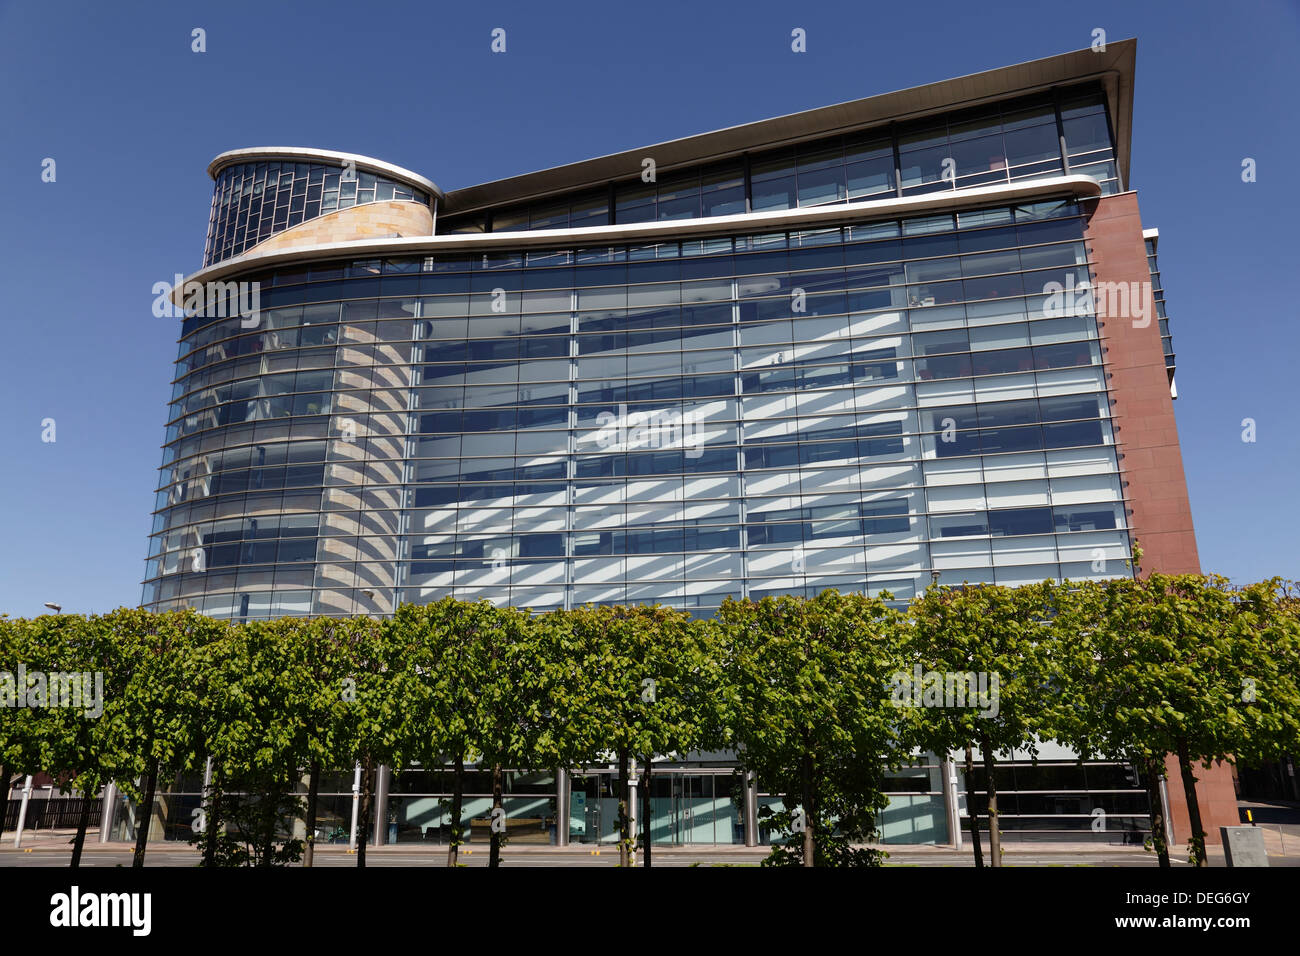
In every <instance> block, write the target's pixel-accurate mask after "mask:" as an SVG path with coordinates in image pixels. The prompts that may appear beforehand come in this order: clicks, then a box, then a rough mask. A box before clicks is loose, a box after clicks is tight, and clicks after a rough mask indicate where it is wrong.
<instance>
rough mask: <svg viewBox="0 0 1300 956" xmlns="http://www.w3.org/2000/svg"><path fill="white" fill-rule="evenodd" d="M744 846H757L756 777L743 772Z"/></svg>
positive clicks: (750, 772) (751, 773)
mask: <svg viewBox="0 0 1300 956" xmlns="http://www.w3.org/2000/svg"><path fill="white" fill-rule="evenodd" d="M745 846H758V777H757V776H755V774H754V771H752V770H751V771H749V772H748V773H746V774H745Z"/></svg>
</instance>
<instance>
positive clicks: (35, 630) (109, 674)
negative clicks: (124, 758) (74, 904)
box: [28, 614, 125, 868]
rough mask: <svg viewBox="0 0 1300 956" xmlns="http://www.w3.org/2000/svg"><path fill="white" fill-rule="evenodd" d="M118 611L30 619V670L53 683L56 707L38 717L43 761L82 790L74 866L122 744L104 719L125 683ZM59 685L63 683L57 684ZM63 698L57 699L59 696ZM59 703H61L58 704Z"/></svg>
mask: <svg viewBox="0 0 1300 956" xmlns="http://www.w3.org/2000/svg"><path fill="white" fill-rule="evenodd" d="M114 620H115V616H114V615H108V616H95V617H85V616H82V615H77V614H47V615H42V616H41V617H39V618H36V619H35V620H33V621H31V622H29V635H30V645H31V646H30V654H32V655H35V657H33V659H32V660H31V662H29V664H28V667H29V669H36V670H40V671H42V672H43V673H44V674H45V675H46V679H47V680H48V682H49V687H48V693H49V695H50V701H49V703H50V707H49V709H48V710H45V711H43V712H42V713H41V714H40V716H39V718H38V719H37V720H36V722H35V723H36V726H37V727H38V728H39V731H40V756H39V758H38V759H39V765H40V767H41V768H42V769H43V770H44V771H45V772H47V773H49V774H50V776H52V777H53V778H55V779H56V780H58V781H59V782H60V784H61V786H62V787H63V788H64V789H65V790H72V789H75V790H77V791H79V792H80V793H81V797H82V801H81V812H80V814H79V815H78V819H77V832H76V836H75V837H74V839H73V847H72V859H71V862H70V865H71V866H72V867H74V868H75V867H78V866H80V865H81V855H82V851H83V849H84V847H85V844H86V830H87V827H88V824H89V821H90V810H91V803H92V802H93V800H94V798H95V795H96V794H97V793H98V792H99V790H100V788H101V787H102V786H103V784H104V783H105V782H107V781H106V779H105V776H104V772H103V767H104V765H105V763H106V761H107V760H108V758H109V755H111V754H112V753H114V752H116V749H117V748H118V746H119V744H118V741H116V740H115V739H114V738H113V736H112V735H111V734H107V733H105V732H104V730H105V728H104V725H103V724H102V722H101V720H100V718H101V717H102V715H103V708H104V702H105V699H106V698H107V697H109V696H112V695H116V694H120V693H121V692H122V690H123V687H124V686H125V680H124V673H123V668H122V667H121V663H122V662H121V660H120V658H119V650H120V648H119V647H118V645H117V643H116V642H115V641H114V640H113V639H112V637H113V622H114ZM56 685H57V687H56ZM56 698H57V699H56ZM56 705H57V706H56Z"/></svg>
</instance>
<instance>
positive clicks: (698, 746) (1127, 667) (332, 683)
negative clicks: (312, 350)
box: [0, 574, 1300, 866]
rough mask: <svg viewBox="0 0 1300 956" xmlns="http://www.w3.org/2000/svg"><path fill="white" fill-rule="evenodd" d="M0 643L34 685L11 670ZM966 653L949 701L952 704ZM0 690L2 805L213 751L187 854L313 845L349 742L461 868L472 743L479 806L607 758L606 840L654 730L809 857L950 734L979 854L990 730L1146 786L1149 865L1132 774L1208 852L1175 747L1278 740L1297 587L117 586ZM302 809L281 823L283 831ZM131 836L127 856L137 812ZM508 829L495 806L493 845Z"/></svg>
mask: <svg viewBox="0 0 1300 956" xmlns="http://www.w3.org/2000/svg"><path fill="white" fill-rule="evenodd" d="M20 666H21V667H22V668H23V670H24V672H25V674H26V675H27V677H26V679H25V681H24V682H26V683H28V684H29V686H28V687H26V688H24V687H21V686H15V685H16V684H18V683H19V681H18V680H17V675H18V674H19V668H20ZM59 672H61V673H65V674H66V673H79V672H86V673H98V674H101V675H102V681H103V685H102V701H101V703H102V712H101V713H93V712H91V711H90V710H88V709H87V708H86V707H84V706H83V707H81V708H78V707H68V706H65V707H49V706H26V707H24V706H15V705H16V704H19V703H20V702H18V701H17V700H16V694H18V693H23V692H25V693H26V694H27V695H28V696H27V699H26V702H27V703H29V704H31V703H36V704H40V703H42V698H41V697H39V696H36V697H33V696H32V695H33V694H39V693H41V691H40V688H39V687H36V686H32V685H31V681H32V678H31V675H33V674H54V673H59ZM964 675H970V681H969V688H970V691H971V697H970V698H969V699H966V700H965V701H964V703H963V702H962V701H961V700H959V701H958V702H957V705H956V706H954V705H953V701H952V699H951V698H952V691H953V688H954V686H955V687H956V688H957V689H958V690H959V691H961V690H963V689H964V688H966V687H967V686H968V685H967V684H966V683H963V679H964ZM976 675H979V676H980V681H981V682H980V683H979V688H980V690H981V691H982V693H977V692H976V686H975V685H976V682H975V680H974V678H975V676H976ZM6 676H7V682H6ZM985 680H986V681H987V682H986V683H985V682H984V681H985ZM945 681H946V686H945ZM954 682H955V683H954ZM50 683H51V684H57V683H58V681H57V680H53V681H51V682H50ZM63 692H64V693H65V695H66V692H67V687H66V686H65V687H64V688H63ZM44 693H46V694H47V695H48V694H51V693H57V688H53V687H46V689H45V691H44ZM945 693H946V694H947V697H946V698H945ZM65 702H66V699H65ZM0 704H3V705H4V706H0V781H3V790H4V794H3V795H2V796H3V798H4V800H6V801H7V798H8V791H9V782H10V780H11V779H13V778H14V776H15V774H21V773H33V772H37V771H45V772H47V773H50V774H51V775H53V776H54V777H55V779H56V780H58V781H60V782H61V785H62V786H63V787H64V788H65V789H71V790H76V791H80V792H82V793H83V794H85V795H87V796H93V795H94V794H95V793H97V792H98V791H99V789H100V788H101V787H103V786H104V785H106V784H108V783H110V782H112V783H115V784H116V785H117V786H118V787H119V788H120V790H121V791H122V792H123V793H125V794H126V795H127V796H128V797H129V798H131V799H132V800H133V801H135V802H136V803H137V805H139V806H143V807H148V808H152V806H153V801H154V798H155V795H156V794H157V792H158V788H159V785H160V781H169V780H172V779H175V777H176V776H177V775H178V774H181V773H196V772H201V771H202V770H203V768H204V767H205V766H206V765H208V763H209V761H210V762H211V764H210V765H211V768H212V774H211V785H210V786H209V787H207V789H206V793H205V798H204V806H203V814H204V822H205V826H204V827H203V828H202V834H201V836H198V837H196V839H197V842H198V843H199V845H200V846H201V848H202V854H203V862H204V864H205V865H209V866H213V865H237V864H242V865H261V866H271V865H277V864H288V863H295V862H302V863H303V864H304V865H307V866H310V865H311V864H312V855H313V835H314V832H315V829H316V826H315V824H316V813H317V802H318V798H317V793H318V789H319V785H320V781H321V777H322V773H324V772H328V771H334V770H338V769H340V768H347V767H352V766H354V765H356V764H360V765H361V766H362V767H363V768H364V784H363V787H362V794H363V797H362V802H361V809H360V815H361V820H360V824H359V832H360V833H363V834H364V833H366V832H368V831H369V826H370V814H371V809H372V808H371V793H372V791H373V789H374V777H375V772H376V769H377V768H378V767H379V766H380V765H381V764H387V765H388V766H390V767H391V768H393V769H395V770H401V769H402V768H404V767H410V766H413V765H416V764H418V765H420V766H424V767H429V766H442V767H447V768H449V769H450V771H451V778H452V780H453V793H452V797H451V818H452V820H451V833H452V838H451V843H450V847H449V850H448V855H447V863H448V865H455V864H456V863H457V856H458V849H459V844H460V842H461V834H462V832H463V821H462V819H461V817H462V806H463V798H462V795H463V792H464V781H465V774H466V767H467V766H473V765H477V766H479V767H481V768H483V769H485V770H487V769H490V770H491V773H492V780H493V807H494V810H500V808H501V807H502V790H503V787H502V780H503V770H504V769H505V768H510V769H522V770H528V769H549V770H554V769H557V768H570V769H576V768H580V767H582V766H584V765H590V764H595V763H605V762H610V761H611V759H612V761H613V762H615V763H616V765H617V767H618V790H617V794H618V827H619V835H620V839H619V856H620V863H621V864H624V865H627V864H629V863H630V862H631V860H632V858H633V850H634V841H633V836H632V833H631V826H630V820H631V816H632V814H631V808H630V806H629V800H630V794H631V793H632V787H631V779H630V774H631V766H632V763H633V760H637V761H640V764H641V767H642V768H643V769H644V772H645V773H646V774H647V775H648V774H649V773H650V771H651V766H652V764H651V758H653V757H654V756H656V755H660V756H662V755H668V754H674V753H676V754H688V753H692V752H696V751H701V750H716V749H727V750H733V751H735V752H736V754H737V760H738V762H739V764H740V767H741V769H742V770H744V771H746V772H753V773H754V774H756V776H757V779H758V780H759V781H761V783H762V785H763V786H764V788H765V789H767V790H769V791H770V792H772V793H778V794H781V795H782V796H783V808H782V809H781V810H779V811H777V812H775V813H774V814H773V815H772V818H771V820H770V822H771V825H772V827H773V828H774V829H775V830H776V831H777V832H778V833H780V834H782V835H783V836H782V838H781V839H780V841H779V842H778V843H777V844H776V845H775V846H774V848H773V850H772V853H771V855H770V856H769V857H768V858H767V859H766V860H765V861H764V862H765V864H769V865H802V866H814V865H876V864H879V863H880V862H881V854H880V853H879V852H878V851H876V850H874V849H872V848H870V847H869V846H868V844H871V843H872V842H874V841H875V840H876V839H877V838H878V835H879V833H878V826H877V824H878V820H879V816H880V813H881V811H882V810H883V809H884V807H885V806H886V805H887V797H886V796H885V793H884V775H885V774H886V772H887V771H889V770H891V769H896V768H898V767H899V766H901V765H903V764H905V763H907V762H908V761H909V760H911V759H913V755H915V754H916V753H917V752H918V751H932V752H935V753H939V754H951V753H962V752H964V754H965V760H966V766H967V769H968V773H967V781H968V786H969V785H972V781H973V780H974V775H973V774H972V773H970V772H969V770H970V768H971V766H972V754H973V753H978V754H979V755H980V757H981V759H982V761H983V764H984V766H985V768H987V769H986V772H985V773H984V775H983V779H984V781H985V785H986V788H987V804H988V811H987V814H985V820H984V821H983V827H984V829H985V830H986V832H987V834H988V840H989V845H990V846H989V849H990V863H991V864H992V865H994V866H997V865H999V864H1000V862H1001V854H1000V847H999V839H1000V827H999V822H998V803H997V792H996V787H995V782H994V781H995V774H994V773H993V769H994V768H995V766H996V764H997V760H998V759H999V756H1000V755H1006V754H1009V753H1010V751H1012V750H1015V749H1024V750H1029V751H1031V752H1036V751H1035V748H1036V746H1037V742H1038V741H1040V740H1049V739H1052V740H1057V741H1059V742H1061V743H1064V744H1066V745H1068V746H1070V747H1072V748H1074V749H1075V750H1076V751H1077V752H1079V753H1082V754H1087V755H1099V756H1102V757H1105V758H1108V759H1117V760H1123V761H1126V762H1130V763H1132V764H1134V765H1135V766H1136V767H1138V768H1139V769H1140V770H1141V771H1142V773H1143V776H1144V777H1145V779H1146V780H1147V782H1148V786H1149V787H1150V788H1152V789H1151V791H1150V792H1151V794H1152V799H1151V808H1152V820H1151V835H1150V839H1149V841H1148V847H1149V848H1150V849H1152V850H1154V851H1155V854H1156V856H1157V858H1158V860H1159V862H1160V865H1162V866H1168V865H1169V857H1168V848H1167V847H1166V846H1165V841H1164V837H1163V834H1164V825H1163V820H1162V819H1161V815H1160V801H1159V799H1158V797H1157V796H1156V795H1155V794H1156V791H1155V789H1154V788H1155V787H1156V786H1157V781H1158V780H1159V779H1160V778H1161V777H1162V776H1163V774H1164V768H1165V757H1166V755H1167V754H1174V755H1176V756H1177V764H1178V767H1179V770H1180V773H1179V778H1180V779H1179V780H1178V781H1177V782H1171V785H1177V786H1182V787H1183V788H1184V792H1185V793H1186V796H1187V804H1188V807H1189V809H1190V821H1191V826H1192V831H1193V836H1192V839H1191V841H1190V845H1189V851H1190V856H1191V859H1192V860H1193V861H1194V862H1196V863H1198V864H1202V865H1203V864H1204V860H1205V844H1204V833H1203V832H1202V829H1203V828H1202V825H1201V819H1200V813H1199V808H1198V804H1197V799H1196V792H1195V780H1194V775H1193V766H1194V764H1195V763H1196V762H1201V763H1203V764H1208V763H1210V762H1213V761H1221V760H1227V761H1234V760H1236V761H1243V762H1246V763H1256V762H1263V761H1267V760H1275V759H1279V758H1280V756H1281V755H1283V754H1286V753H1292V754H1294V753H1297V752H1300V601H1297V599H1296V591H1295V589H1294V586H1293V585H1291V584H1290V583H1288V582H1283V581H1281V580H1280V579H1274V580H1270V581H1264V582H1260V583H1257V584H1252V585H1249V586H1245V587H1234V586H1232V585H1231V584H1230V583H1229V582H1228V581H1227V580H1225V579H1223V578H1220V577H1202V576H1193V575H1181V576H1164V575H1159V574H1155V575H1151V576H1150V577H1148V578H1146V579H1143V580H1133V579H1121V580H1114V581H1104V582H1097V581H1082V582H1064V583H1054V582H1044V583H1042V584H1036V585H1033V586H1028V587H1021V588H1004V587H995V586H969V587H938V586H936V587H932V588H930V589H929V590H928V591H926V592H925V593H924V594H923V595H921V596H919V597H918V598H916V599H915V600H913V601H912V602H910V604H909V605H908V606H906V607H905V608H903V607H900V606H899V605H898V604H897V603H896V602H893V601H892V599H891V598H890V596H889V595H887V594H882V595H879V596H873V597H869V596H865V595H862V594H840V593H837V592H835V591H826V592H824V593H822V594H821V595H819V596H817V597H815V598H809V599H803V598H796V597H767V598H764V599H762V600H761V601H758V602H754V601H749V600H742V601H736V600H728V601H727V602H725V603H724V604H723V606H722V607H721V608H720V609H719V611H718V612H717V614H716V615H715V616H714V617H713V618H712V619H710V620H694V619H692V618H690V617H689V616H688V615H686V614H685V613H682V612H680V611H675V610H670V609H667V608H664V607H659V606H654V607H647V606H631V607H629V606H619V607H582V608H577V609H574V610H570V611H550V612H546V613H540V614H532V613H529V612H528V611H525V610H519V609H513V608H499V607H494V606H492V605H490V604H488V603H487V602H480V603H466V602H462V601H455V600H452V599H450V598H448V599H444V600H441V601H438V602H436V603H433V604H428V605H420V606H417V605H404V606H402V607H400V608H399V609H398V610H397V613H396V614H395V615H394V616H392V617H391V618H389V619H385V620H373V619H368V618H345V619H338V618H316V619H307V618H283V619H280V620H271V621H253V622H247V623H230V622H225V621H220V620H215V619H212V618H207V617H204V616H202V615H200V614H198V613H196V612H194V611H178V612H169V613H159V614H154V613H147V612H144V611H140V610H129V609H120V610H117V611H114V612H112V613H109V614H103V615H94V616H80V615H73V614H55V615H44V616H41V617H38V618H34V619H9V618H7V617H0ZM304 780H306V783H307V785H306V788H305V789H306V793H305V795H303V794H301V793H300V791H301V790H302V789H304V788H303V787H302V782H303V781H304ZM648 783H649V780H648V776H647V780H646V784H647V785H646V786H644V787H643V788H642V793H644V794H646V795H647V796H648V794H649V792H650V788H649V786H648ZM972 796H973V794H972ZM0 805H2V804H0ZM970 805H971V809H972V816H971V819H970V823H971V830H972V833H971V836H972V837H973V838H974V842H975V848H976V857H977V861H978V862H981V863H982V860H983V854H982V848H981V844H980V828H981V821H980V820H979V819H977V818H976V817H975V815H974V812H973V811H974V806H973V800H972V801H971V804H970ZM643 819H649V807H648V805H647V808H646V816H645V817H644V818H643ZM298 821H301V823H302V825H303V828H304V829H305V832H306V834H307V838H306V840H305V841H302V842H300V841H298V840H295V839H292V838H288V837H286V834H289V833H292V832H293V830H294V824H295V822H298ZM86 822H87V815H86V814H83V816H82V819H81V825H80V826H79V827H78V831H77V835H76V839H75V841H74V847H73V852H72V865H73V866H76V865H77V864H78V862H79V860H80V857H81V851H82V846H83V844H84V841H85V831H86ZM2 823H3V819H2V818H0V824H2ZM137 831H138V833H137V840H136V845H135V855H134V864H135V865H137V866H139V865H142V864H143V862H144V857H145V852H146V848H147V841H148V835H149V826H148V824H147V815H146V819H145V821H143V822H142V824H141V825H139V826H138V827H137ZM503 839H504V836H503V834H502V833H501V832H499V830H498V828H495V827H494V828H493V829H492V833H491V848H490V856H489V861H490V863H491V865H497V864H498V863H499V862H500V859H501V847H502V842H503ZM650 860H651V853H650V845H649V843H648V842H646V843H645V844H644V853H643V856H642V861H643V864H644V865H649V864H650ZM357 865H359V866H364V865H365V841H364V840H360V841H359V843H358V848H357Z"/></svg>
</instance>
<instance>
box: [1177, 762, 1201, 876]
mask: <svg viewBox="0 0 1300 956" xmlns="http://www.w3.org/2000/svg"><path fill="white" fill-rule="evenodd" d="M1178 769H1179V770H1181V771H1182V777H1183V794H1184V795H1185V796H1186V797H1187V821H1188V823H1189V824H1190V825H1191V828H1192V839H1191V853H1190V856H1191V861H1190V862H1191V864H1192V866H1205V831H1204V830H1203V829H1201V805H1200V803H1199V802H1198V801H1197V799H1196V778H1195V777H1194V776H1192V760H1191V757H1190V756H1189V755H1188V752H1187V741H1186V740H1185V739H1184V738H1182V737H1179V738H1178Z"/></svg>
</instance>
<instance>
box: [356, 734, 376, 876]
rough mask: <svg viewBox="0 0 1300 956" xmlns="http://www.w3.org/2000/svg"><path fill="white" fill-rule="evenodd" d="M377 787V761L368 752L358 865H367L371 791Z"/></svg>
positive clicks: (362, 781) (358, 824)
mask: <svg viewBox="0 0 1300 956" xmlns="http://www.w3.org/2000/svg"><path fill="white" fill-rule="evenodd" d="M374 789H375V761H374V760H373V759H372V758H371V756H370V754H366V762H365V770H363V771H362V772H361V819H360V820H359V821H358V822H357V866H358V867H361V868H364V867H365V865H366V844H367V843H369V842H370V811H371V798H370V793H371V791H372V790H374Z"/></svg>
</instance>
